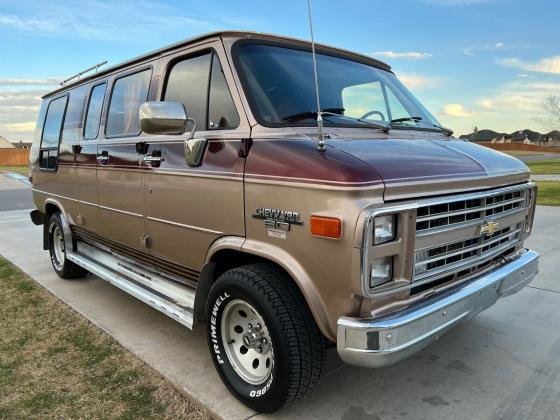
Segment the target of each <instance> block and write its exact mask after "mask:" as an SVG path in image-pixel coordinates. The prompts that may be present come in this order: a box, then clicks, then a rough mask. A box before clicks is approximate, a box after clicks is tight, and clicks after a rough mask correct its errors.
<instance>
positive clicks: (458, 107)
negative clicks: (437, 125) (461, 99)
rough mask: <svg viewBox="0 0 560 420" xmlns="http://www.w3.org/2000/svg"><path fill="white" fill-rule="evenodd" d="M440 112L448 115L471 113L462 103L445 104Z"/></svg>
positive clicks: (463, 115)
mask: <svg viewBox="0 0 560 420" xmlns="http://www.w3.org/2000/svg"><path fill="white" fill-rule="evenodd" d="M441 114H443V115H447V116H448V117H472V113H470V112H468V111H467V110H466V109H465V107H464V106H463V105H462V104H445V105H444V106H443V109H442V110H441Z"/></svg>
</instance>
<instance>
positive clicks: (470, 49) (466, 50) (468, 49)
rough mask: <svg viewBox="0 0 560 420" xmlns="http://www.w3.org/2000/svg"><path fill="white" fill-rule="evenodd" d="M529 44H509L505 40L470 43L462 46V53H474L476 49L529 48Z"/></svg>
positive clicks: (503, 49)
mask: <svg viewBox="0 0 560 420" xmlns="http://www.w3.org/2000/svg"><path fill="white" fill-rule="evenodd" d="M529 47H530V45H529V44H526V43H525V44H511V43H507V44H506V43H505V42H488V43H486V44H481V45H471V46H470V47H466V48H463V54H464V55H475V52H477V51H505V50H515V49H520V48H529Z"/></svg>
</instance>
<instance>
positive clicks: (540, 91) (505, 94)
mask: <svg viewBox="0 0 560 420" xmlns="http://www.w3.org/2000/svg"><path fill="white" fill-rule="evenodd" d="M558 93H560V83H551V82H533V81H528V80H523V81H516V82H512V83H509V84H508V85H506V86H505V87H504V88H502V89H501V90H498V91H497V92H496V93H495V94H494V95H492V96H485V97H482V98H480V99H479V100H478V101H477V103H478V105H479V106H480V107H481V108H482V109H484V110H487V111H496V112H502V113H503V112H511V111H514V110H515V111H523V112H525V113H526V114H531V113H539V112H541V111H542V104H543V102H544V100H545V98H546V97H547V96H550V95H554V94H558Z"/></svg>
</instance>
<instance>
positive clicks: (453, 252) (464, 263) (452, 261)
mask: <svg viewBox="0 0 560 420" xmlns="http://www.w3.org/2000/svg"><path fill="white" fill-rule="evenodd" d="M522 231H523V222H519V223H517V224H516V225H512V226H508V227H505V228H503V229H500V230H498V231H497V232H494V233H493V234H491V235H479V236H475V237H472V238H469V239H465V240H461V241H456V242H452V243H449V244H445V245H440V246H436V247H433V248H428V249H422V250H419V251H416V252H415V254H414V282H419V281H422V280H423V279H426V278H430V279H431V280H433V277H434V276H437V275H438V274H443V275H444V276H448V275H449V274H450V272H451V274H460V273H461V272H462V271H464V270H465V269H468V268H472V267H470V266H471V263H476V264H478V263H480V262H481V261H487V260H489V259H491V258H492V257H494V256H496V255H499V254H501V253H502V252H503V251H507V250H508V249H510V248H512V247H513V246H514V245H515V244H516V243H517V242H519V241H520V240H521V236H522ZM476 264H475V265H476ZM467 271H469V273H470V270H467ZM469 273H465V274H469Z"/></svg>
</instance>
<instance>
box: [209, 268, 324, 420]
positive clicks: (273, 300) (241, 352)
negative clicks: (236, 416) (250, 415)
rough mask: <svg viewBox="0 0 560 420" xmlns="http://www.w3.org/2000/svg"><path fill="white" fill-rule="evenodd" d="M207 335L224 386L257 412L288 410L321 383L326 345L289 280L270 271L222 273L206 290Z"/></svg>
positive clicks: (279, 272)
mask: <svg viewBox="0 0 560 420" xmlns="http://www.w3.org/2000/svg"><path fill="white" fill-rule="evenodd" d="M207 332H208V344H209V347H210V353H211V355H212V359H213V361H214V365H215V366H216V369H217V371H218V373H219V375H220V377H221V378H222V381H223V382H224V384H225V385H226V386H227V388H228V389H229V390H230V391H231V392H232V393H233V394H234V395H235V396H236V397H237V398H238V399H239V400H240V401H241V402H243V403H244V404H245V405H247V406H248V407H250V408H252V409H254V410H256V411H258V412H263V413H270V412H273V411H276V410H278V409H279V408H281V407H284V406H287V405H289V404H291V403H292V402H294V401H295V400H297V399H299V398H301V397H302V396H304V395H306V394H310V393H311V392H312V391H313V390H314V389H315V387H316V386H317V384H318V383H319V379H320V377H321V371H322V369H323V366H324V362H325V340H324V338H323V336H322V335H321V332H320V331H319V329H318V327H317V325H316V324H315V321H314V319H313V317H312V316H311V313H310V311H309V308H308V307H307V304H306V302H305V300H304V299H303V296H302V295H301V293H300V291H299V289H297V287H296V286H295V284H294V282H293V280H292V279H291V278H289V276H287V275H286V273H284V272H283V271H281V270H279V269H278V268H276V267H274V266H271V265H268V264H252V265H247V266H244V267H240V268H235V269H232V270H229V271H227V272H225V273H224V274H222V275H221V276H220V277H219V278H218V280H217V281H216V283H215V284H214V285H213V286H212V289H211V291H210V296H209V300H208V305H207Z"/></svg>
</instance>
